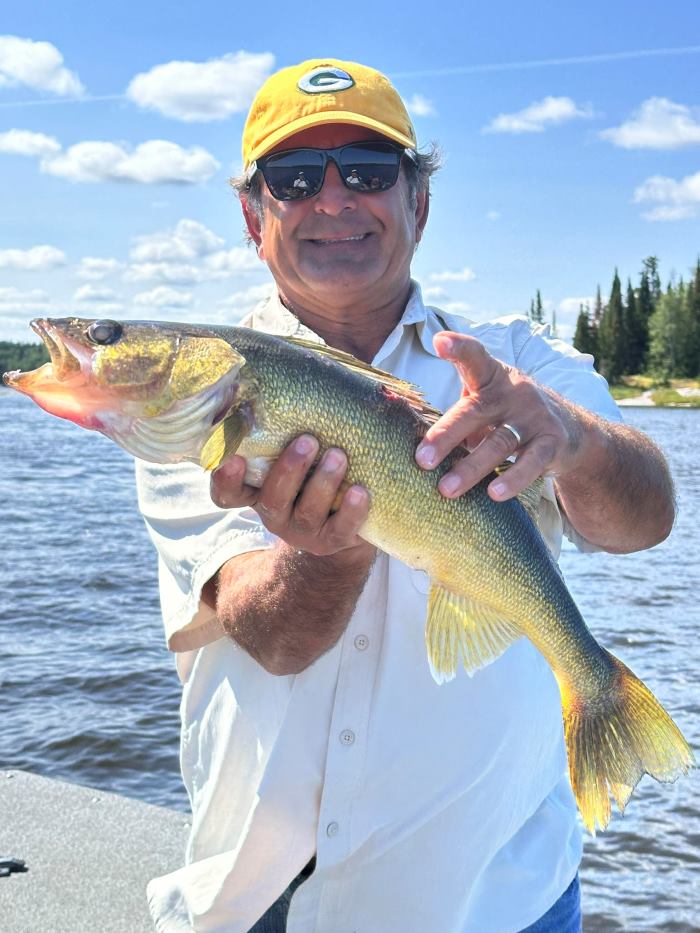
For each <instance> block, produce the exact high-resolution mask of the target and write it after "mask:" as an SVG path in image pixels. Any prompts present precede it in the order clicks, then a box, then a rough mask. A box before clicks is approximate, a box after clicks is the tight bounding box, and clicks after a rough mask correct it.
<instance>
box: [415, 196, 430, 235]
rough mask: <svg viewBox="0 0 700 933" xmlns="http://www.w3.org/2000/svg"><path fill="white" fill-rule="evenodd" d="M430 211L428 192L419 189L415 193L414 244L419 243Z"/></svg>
mask: <svg viewBox="0 0 700 933" xmlns="http://www.w3.org/2000/svg"><path fill="white" fill-rule="evenodd" d="M429 212H430V192H429V191H419V192H418V193H417V194H416V246H417V245H418V244H419V243H420V241H421V238H422V236H423V231H424V230H425V225H426V223H427V222H428V214H429Z"/></svg>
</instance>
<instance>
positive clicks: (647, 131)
mask: <svg viewBox="0 0 700 933" xmlns="http://www.w3.org/2000/svg"><path fill="white" fill-rule="evenodd" d="M600 135H601V136H602V137H603V139H609V140H610V142H611V143H613V144H614V145H615V146H620V147H621V148H623V149H680V147H681V146H693V145H696V146H697V145H700V108H698V107H695V108H693V109H691V108H690V107H686V106H685V105H684V104H674V102H673V101H672V100H668V98H666V97H650V98H649V99H648V100H645V101H644V103H643V104H642V106H641V107H640V108H639V110H637V111H636V112H635V113H634V114H633V115H632V117H631V118H630V119H629V120H627V121H626V122H625V123H622V124H620V126H615V127H611V128H610V129H608V130H603V131H602V132H601V134H600Z"/></svg>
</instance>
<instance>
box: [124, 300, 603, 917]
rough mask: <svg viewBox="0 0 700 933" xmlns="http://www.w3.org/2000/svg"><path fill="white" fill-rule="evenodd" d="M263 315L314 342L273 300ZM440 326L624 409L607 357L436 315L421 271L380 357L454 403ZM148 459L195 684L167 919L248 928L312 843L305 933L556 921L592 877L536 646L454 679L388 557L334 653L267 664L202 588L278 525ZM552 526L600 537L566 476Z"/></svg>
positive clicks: (178, 644) (422, 605)
mask: <svg viewBox="0 0 700 933" xmlns="http://www.w3.org/2000/svg"><path fill="white" fill-rule="evenodd" d="M247 323H248V324H250V325H251V326H253V327H255V328H257V329H260V330H265V331H268V332H271V333H277V334H281V335H298V336H306V337H307V338H308V337H312V336H313V337H315V335H311V332H310V331H308V330H307V328H305V327H303V325H301V324H300V323H299V322H298V321H297V319H296V318H295V317H294V316H293V315H292V314H290V312H289V311H287V310H286V309H285V308H284V307H283V305H282V304H281V303H280V301H279V299H278V298H277V297H276V296H274V297H272V298H271V299H270V300H269V301H267V302H264V303H263V304H262V305H261V306H260V307H259V308H258V309H257V310H256V311H255V312H254V313H253V314H252V315H251V317H250V319H249V320H248V321H247ZM444 329H450V330H455V331H459V332H461V333H465V334H470V335H472V336H475V337H477V338H478V339H479V340H480V341H481V342H482V343H483V345H484V346H485V347H486V349H487V350H488V351H489V353H491V354H492V355H493V356H495V357H497V358H498V359H501V360H503V361H504V362H506V363H508V364H510V365H514V366H517V367H518V368H519V369H521V370H523V371H524V372H526V373H529V374H530V375H531V376H532V377H533V378H534V379H536V380H537V381H539V382H542V383H544V384H546V385H548V386H551V387H552V388H553V389H555V390H556V391H558V392H560V393H561V394H562V395H563V396H566V397H567V398H569V399H571V400H572V401H574V402H577V403H579V404H581V405H584V406H586V407H587V408H589V409H590V410H592V411H594V412H596V413H598V414H600V415H602V416H603V417H605V418H608V419H611V420H618V419H619V414H618V410H617V407H616V405H615V403H614V402H613V401H612V399H611V398H610V396H609V394H608V392H607V388H606V385H605V382H604V380H603V379H602V378H601V377H600V376H598V375H596V373H595V372H594V370H593V368H592V362H591V358H590V357H588V356H582V355H581V354H578V353H577V352H576V351H575V350H573V349H572V348H571V347H570V346H568V345H567V344H564V343H562V342H561V341H558V340H553V339H550V338H549V337H548V336H547V335H546V331H543V332H542V333H533V332H532V330H531V328H530V326H529V324H528V322H527V321H526V320H525V319H524V318H519V317H510V318H504V319H501V320H497V321H492V322H490V323H487V324H473V323H470V322H469V321H467V320H465V319H463V318H460V317H455V316H453V315H449V314H444V313H442V312H439V311H437V310H435V309H433V308H427V307H425V306H424V305H423V302H422V299H421V294H420V289H419V288H418V287H417V286H414V289H413V292H412V295H411V298H410V301H409V303H408V305H407V307H406V310H405V313H404V315H403V317H402V319H401V321H400V322H399V323H398V324H397V326H396V327H395V328H394V330H393V331H392V332H391V333H390V334H389V336H388V337H387V339H386V341H385V343H384V345H383V346H382V348H381V349H380V351H379V352H378V354H377V356H376V358H375V360H374V365H376V366H378V367H380V368H382V369H385V370H388V371H389V372H392V373H394V374H396V375H397V376H400V377H401V378H404V379H408V380H410V381H412V382H415V383H417V384H418V385H419V386H421V388H422V389H423V391H424V393H425V395H426V397H427V399H428V401H429V402H431V403H432V404H433V405H434V406H436V407H438V408H440V409H445V408H447V407H448V406H449V405H450V404H452V403H453V402H454V401H455V400H456V399H457V398H459V395H460V391H461V384H460V382H459V378H458V376H457V373H456V371H455V369H454V367H453V366H452V365H451V364H449V363H446V362H445V361H443V360H440V359H439V358H438V357H437V355H436V353H435V350H434V348H433V336H434V335H435V334H436V333H437V332H438V331H440V330H444ZM315 339H317V340H318V339H319V338H318V337H315ZM310 427H311V426H310ZM137 473H138V481H139V498H140V506H141V509H142V512H143V515H144V517H145V519H146V522H147V525H148V527H149V531H150V533H151V536H152V538H153V541H154V543H155V545H156V548H157V550H158V555H159V567H160V587H161V601H162V607H163V616H164V621H165V629H166V635H167V638H168V643H169V645H170V647H171V648H172V649H173V650H174V651H177V652H178V655H177V664H178V671H179V674H180V677H181V680H182V682H183V696H182V707H181V712H182V748H181V761H182V773H183V777H184V781H185V784H186V786H187V790H188V792H189V795H190V799H191V803H192V813H193V823H192V832H191V836H190V840H189V844H188V847H187V853H186V865H185V867H183V868H181V869H180V870H178V871H176V872H174V873H172V874H169V875H166V876H165V877H163V878H157V879H155V880H154V881H152V882H151V884H150V885H149V890H148V894H149V903H150V906H151V911H152V914H153V917H154V920H155V922H156V925H157V928H158V929H159V930H161V931H168V933H171V931H172V933H175V931H177V933H181V931H186V930H187V931H189V930H197V931H199V930H207V931H220V933H224V931H226V933H245V931H247V930H249V928H250V927H251V926H252V925H253V924H254V923H255V921H256V920H257V919H258V918H259V917H260V916H261V915H262V914H263V913H264V912H265V911H266V909H267V908H268V907H269V906H270V905H271V904H272V903H273V902H274V901H275V900H276V899H277V898H278V897H279V896H280V894H281V893H282V892H283V891H284V890H285V888H286V887H287V886H288V885H289V883H290V882H291V881H292V879H293V878H294V877H295V876H296V875H297V874H298V873H299V872H300V871H301V870H302V868H304V866H305V865H306V864H307V862H308V861H309V860H310V859H311V858H312V856H313V855H314V854H315V855H316V859H317V861H316V868H315V870H314V872H313V874H312V875H311V876H310V878H309V879H308V880H307V881H306V882H305V883H304V884H303V885H302V886H301V887H300V888H298V889H297V891H296V892H295V894H294V896H293V898H292V903H291V908H290V911H289V917H288V921H287V929H288V931H289V933H394V931H396V933H427V931H439V933H491V931H493V933H507V931H516V930H520V929H522V928H523V927H525V926H527V925H529V924H530V923H532V922H534V921H535V920H536V919H538V918H539V917H540V916H541V915H542V914H544V913H545V912H546V911H547V910H548V909H549V907H550V906H551V905H552V904H553V903H554V901H556V899H557V898H558V897H559V895H560V894H562V892H563V891H564V890H565V889H566V887H567V886H568V884H569V883H570V881H571V879H572V878H573V877H574V875H575V873H576V870H577V867H578V863H579V860H580V855H581V838H580V831H579V827H578V821H577V816H576V808H575V804H574V801H573V797H572V794H571V790H570V787H569V783H568V778H567V776H566V754H565V749H564V743H563V734H562V718H561V706H560V698H559V691H558V688H557V685H556V682H555V680H554V677H553V675H552V673H551V671H550V669H549V667H548V666H547V664H546V662H545V661H544V659H543V658H542V656H541V655H540V654H539V653H538V652H537V651H536V650H535V648H534V647H533V646H532V645H531V644H530V642H529V641H527V640H526V639H520V640H519V641H517V642H516V643H515V644H513V645H512V646H511V647H510V648H509V649H508V650H507V651H506V652H505V653H504V654H503V655H502V656H501V657H500V658H499V659H498V660H497V661H495V662H494V663H492V664H491V665H489V666H488V667H486V668H484V669H483V670H480V671H478V672H477V673H476V674H475V676H474V677H471V678H470V677H468V676H467V675H466V674H465V673H464V672H460V673H459V674H458V675H457V677H456V678H455V679H454V680H452V681H451V682H449V683H447V684H444V685H442V686H438V685H437V684H436V683H435V682H434V680H433V679H432V677H431V674H430V671H429V667H428V662H427V658H426V651H425V644H424V638H423V629H424V623H425V615H426V605H427V594H428V589H429V580H428V578H427V576H426V574H424V573H423V572H421V571H416V570H412V569H411V568H409V567H407V566H405V565H404V564H401V563H400V562H398V561H396V560H394V559H392V558H389V557H388V556H387V555H385V554H379V556H378V558H377V560H376V562H375V564H374V567H373V569H372V572H371V574H370V576H369V579H368V581H367V584H366V586H365V588H364V590H363V591H362V594H361V596H360V598H359V600H358V602H357V606H356V608H355V611H354V613H353V616H352V618H351V620H350V623H349V625H348V627H347V629H346V631H345V633H344V635H343V637H342V638H341V639H340V640H339V642H338V643H337V644H336V645H335V647H333V648H332V649H331V650H330V651H328V652H327V653H326V654H325V655H323V656H322V657H321V658H319V659H318V660H317V661H315V662H314V663H313V664H312V665H311V666H310V667H308V668H307V669H306V670H305V671H303V672H302V673H301V674H297V675H295V676H291V675H290V676H281V677H280V676H274V675H272V674H269V673H267V672H266V671H265V670H264V668H262V667H261V666H260V665H259V664H257V662H255V661H254V660H253V659H252V658H251V657H250V656H249V655H248V654H247V653H246V652H245V651H244V650H243V649H241V648H239V647H238V646H237V645H236V644H235V643H234V642H233V641H232V640H231V639H230V638H228V637H226V636H224V635H223V633H222V630H221V628H220V626H219V623H218V621H217V619H216V616H215V615H214V613H213V612H212V611H211V610H210V609H208V608H207V607H206V606H205V605H204V604H203V603H200V594H201V590H202V587H203V585H204V584H205V583H206V581H207V580H209V579H210V578H211V577H212V576H213V575H214V574H215V573H216V571H217V570H218V568H219V567H220V566H221V565H222V564H223V563H224V562H225V561H227V560H229V559H230V558H232V557H235V556H236V555H238V554H242V553H244V552H247V551H251V550H257V549H261V548H270V547H274V544H275V541H276V539H275V537H274V536H273V535H271V534H270V533H269V532H268V531H267V530H266V529H265V528H264V527H263V525H262V524H261V522H260V521H259V519H258V517H257V515H256V513H255V512H254V511H253V510H251V509H242V510H228V511H226V510H221V509H218V508H217V507H216V506H215V505H213V504H212V502H211V499H210V496H209V476H208V475H206V474H205V473H204V472H203V471H201V470H200V469H199V468H198V467H195V466H191V465H181V466H177V467H161V466H154V465H150V464H143V463H141V464H139V466H138V469H137ZM540 524H541V528H542V530H543V534H544V536H545V538H546V540H547V542H548V544H549V546H550V547H551V548H552V550H553V551H554V552H555V554H558V552H559V548H560V545H561V538H562V531H564V532H565V533H567V534H568V535H569V537H572V538H573V539H574V540H575V541H576V543H577V544H579V546H583V547H587V545H586V542H584V541H582V540H581V539H580V538H579V537H578V536H577V535H576V533H575V532H574V531H573V529H571V528H568V527H567V526H566V522H565V521H563V520H562V517H561V516H560V514H559V511H558V509H557V507H556V501H555V498H554V495H553V490H552V487H551V483H550V485H549V487H548V490H547V496H546V498H545V499H543V501H542V506H541V521H540Z"/></svg>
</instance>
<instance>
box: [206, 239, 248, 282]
mask: <svg viewBox="0 0 700 933" xmlns="http://www.w3.org/2000/svg"><path fill="white" fill-rule="evenodd" d="M204 268H205V270H206V271H207V272H208V273H209V275H210V276H211V277H212V278H216V279H226V278H228V277H229V276H231V275H237V274H238V273H241V272H251V271H253V270H254V269H259V268H260V260H259V259H258V257H257V255H256V253H255V252H253V250H250V249H248V248H247V247H245V246H234V247H233V248H232V249H228V250H220V251H219V252H217V253H212V254H211V256H207V257H206V258H205V260H204Z"/></svg>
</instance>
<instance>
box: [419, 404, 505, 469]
mask: <svg viewBox="0 0 700 933" xmlns="http://www.w3.org/2000/svg"><path fill="white" fill-rule="evenodd" d="M488 423H489V422H488V421H486V420H485V419H484V416H483V414H482V412H481V410H480V408H479V405H478V403H477V402H476V401H475V400H474V399H471V398H462V399H460V400H459V401H458V402H456V403H455V404H454V405H452V406H451V407H450V408H448V409H447V411H446V412H445V413H444V414H443V415H442V416H441V417H440V418H438V420H437V421H436V422H435V424H433V425H431V426H430V428H429V429H428V430H427V431H426V433H425V437H424V438H423V440H422V441H421V443H420V444H419V445H418V449H417V450H416V461H417V463H418V466H421V467H423V469H424V470H432V469H433V468H434V467H436V466H437V465H438V464H439V463H441V462H442V461H443V460H444V459H445V457H446V456H447V455H448V454H449V453H450V451H452V450H454V449H455V447H458V446H459V445H460V444H463V443H466V444H467V446H469V441H470V439H471V438H472V437H473V436H474V435H475V434H478V433H479V432H481V431H483V430H484V428H486V427H487V425H488Z"/></svg>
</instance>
